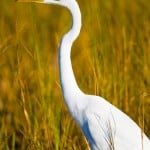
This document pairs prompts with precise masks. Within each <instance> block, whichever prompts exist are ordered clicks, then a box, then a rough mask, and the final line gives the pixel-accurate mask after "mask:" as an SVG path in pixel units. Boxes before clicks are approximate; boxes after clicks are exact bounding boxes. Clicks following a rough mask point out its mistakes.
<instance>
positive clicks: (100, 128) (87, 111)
mask: <svg viewBox="0 0 150 150" xmlns="http://www.w3.org/2000/svg"><path fill="white" fill-rule="evenodd" d="M18 1H19V2H37V3H47V4H55V5H60V6H64V7H66V8H68V9H69V11H70V12H71V15H72V19H73V24H72V27H71V29H70V30H69V31H68V32H67V33H66V34H65V35H64V36H63V38H62V40H61V43H60V47H59V71H60V82H61V87H62V92H63V96H64V100H65V103H66V105H67V107H68V110H69V111H70V113H71V115H72V117H73V118H74V120H75V121H76V123H77V124H78V125H79V127H80V128H81V129H82V132H83V134H84V135H85V137H86V139H87V141H88V143H89V145H90V147H91V149H92V150H150V140H149V138H148V137H147V136H146V135H145V134H144V133H143V131H142V130H141V129H140V128H139V127H138V125H137V124H136V123H135V122H134V121H133V120H131V119H130V118H129V117H128V116H127V115H126V114H124V113H123V112H121V111H120V110H119V109H118V108H116V107H115V106H113V105H112V104H110V103H109V102H107V101H106V100H105V99H103V98H102V97H99V96H94V95H87V94H84V93H83V92H82V91H81V90H80V89H79V87H78V85H77V83H76V80H75V77H74V73H73V70H72V65H71V59H70V53H71V46H72V44H73V42H74V41H75V39H76V38H77V37H78V35H79V33H80V29H81V13H80V9H79V6H78V4H77V2H76V0H31V1H29V0H18Z"/></svg>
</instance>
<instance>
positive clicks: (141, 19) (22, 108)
mask: <svg viewBox="0 0 150 150" xmlns="http://www.w3.org/2000/svg"><path fill="white" fill-rule="evenodd" d="M79 4H80V7H81V11H82V16H83V17H82V20H83V28H82V30H81V34H80V37H79V38H78V39H77V41H76V42H75V43H74V45H73V48H72V50H73V51H72V62H73V68H74V72H75V76H76V79H77V82H78V84H79V86H80V87H81V89H82V90H83V91H85V92H87V93H91V94H97V95H100V96H103V97H105V98H106V99H108V100H110V102H111V103H113V104H114V105H116V106H117V107H118V108H120V109H121V110H123V111H124V112H125V113H127V114H128V115H129V116H130V117H131V118H132V119H133V120H135V121H136V122H137V123H138V124H139V125H140V126H141V127H142V128H143V130H144V131H145V133H146V134H147V135H149V136H150V128H149V127H150V77H149V75H150V69H149V66H150V9H149V5H148V4H149V0H145V1H143V0H132V1H131V0H130V1H129V0H126V1H116V0H111V1H110V0H107V1H105V0H101V1H99V0H95V1H88V2H87V1H85V0H82V1H79ZM70 24H71V17H70V16H69V13H68V12H67V10H66V9H64V8H60V7H58V6H47V5H37V4H36V5H35V4H18V3H15V2H14V1H10V0H1V9H0V149H4V150H5V149H12V150H13V149H19V150H21V149H31V150H32V149H35V150H37V149H40V150H42V149H43V150H45V149H56V150H58V149H62V150H64V149H69V150H82V149H86V147H87V145H86V143H85V141H84V138H83V136H82V134H81V131H80V130H79V129H78V127H77V126H76V124H75V123H74V121H73V120H72V119H71V117H70V115H69V114H68V111H67V109H66V106H65V105H64V102H63V98H62V94H61V89H60V85H59V78H58V63H57V54H58V50H57V49H58V44H59V41H60V38H61V36H62V34H63V33H65V32H66V31H67V30H68V28H69V27H70ZM81 56H82V57H81Z"/></svg>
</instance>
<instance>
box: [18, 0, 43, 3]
mask: <svg viewBox="0 0 150 150" xmlns="http://www.w3.org/2000/svg"><path fill="white" fill-rule="evenodd" d="M16 1H17V2H37V3H42V2H44V0H16Z"/></svg>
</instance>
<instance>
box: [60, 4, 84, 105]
mask: <svg viewBox="0 0 150 150" xmlns="http://www.w3.org/2000/svg"><path fill="white" fill-rule="evenodd" d="M68 9H69V10H70V12H71V15H72V20H73V23H72V27H71V29H70V30H69V31H68V32H67V33H66V34H65V35H64V36H63V38H62V41H61V44H60V48H59V71H60V82H61V87H62V92H63V96H64V99H65V102H66V104H67V106H68V107H69V108H70V107H71V105H74V103H76V102H75V101H76V100H75V97H76V96H78V95H80V94H81V93H82V92H81V91H80V89H79V87H78V85H77V82H76V80H75V77H74V73H73V69H72V64H71V46H72V44H73V42H74V41H75V39H76V38H77V37H78V35H79V33H80V29H81V14H80V9H79V6H78V4H77V2H76V1H73V3H72V5H69V7H68Z"/></svg>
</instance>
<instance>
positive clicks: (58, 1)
mask: <svg viewBox="0 0 150 150" xmlns="http://www.w3.org/2000/svg"><path fill="white" fill-rule="evenodd" d="M16 1H17V2H28V3H29V2H34V3H45V4H54V5H61V6H65V7H68V6H70V5H71V4H72V2H74V1H76V0H16Z"/></svg>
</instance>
